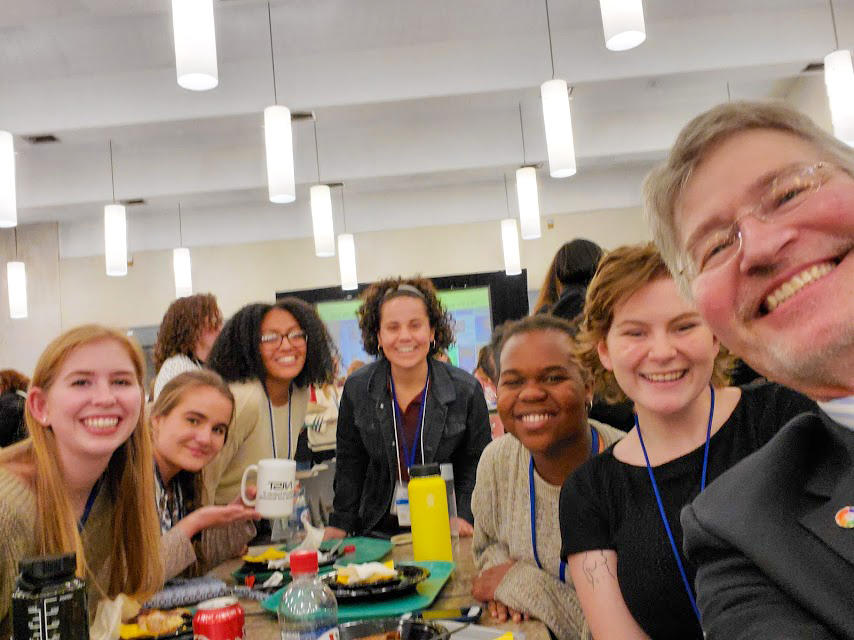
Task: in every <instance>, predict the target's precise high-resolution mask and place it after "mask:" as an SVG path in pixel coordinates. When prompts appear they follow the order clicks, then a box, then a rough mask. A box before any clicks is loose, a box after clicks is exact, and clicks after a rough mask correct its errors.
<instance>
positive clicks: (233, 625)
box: [193, 596, 244, 640]
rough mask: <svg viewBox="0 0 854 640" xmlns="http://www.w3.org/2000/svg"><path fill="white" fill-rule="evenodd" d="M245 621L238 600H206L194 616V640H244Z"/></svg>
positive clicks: (228, 597)
mask: <svg viewBox="0 0 854 640" xmlns="http://www.w3.org/2000/svg"><path fill="white" fill-rule="evenodd" d="M243 621H244V615H243V607H241V606H240V605H239V604H238V603H237V598H234V597H230V596H226V597H224V598H214V599H213V600H205V601H204V602H200V603H199V604H198V606H197V607H196V615H194V616H193V640H243Z"/></svg>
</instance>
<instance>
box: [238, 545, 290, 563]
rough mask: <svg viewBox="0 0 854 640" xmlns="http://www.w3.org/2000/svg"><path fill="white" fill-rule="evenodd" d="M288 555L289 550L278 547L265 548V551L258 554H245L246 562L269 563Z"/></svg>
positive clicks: (244, 559)
mask: <svg viewBox="0 0 854 640" xmlns="http://www.w3.org/2000/svg"><path fill="white" fill-rule="evenodd" d="M287 556H288V554H287V552H285V551H282V550H281V549H276V548H275V547H270V548H268V549H265V550H264V551H263V553H259V554H256V555H252V556H250V555H245V556H243V561H244V562H252V563H255V564H257V563H262V562H263V563H267V562H269V561H270V560H281V559H282V558H286V557H287Z"/></svg>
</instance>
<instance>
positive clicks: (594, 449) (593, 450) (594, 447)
mask: <svg viewBox="0 0 854 640" xmlns="http://www.w3.org/2000/svg"><path fill="white" fill-rule="evenodd" d="M590 436H591V439H592V444H591V446H590V457H591V458H592V457H593V456H595V455H596V454H597V453H599V432H598V431H596V429H594V428H593V427H590ZM528 493H529V495H530V497H531V548H533V550H534V562H536V563H537V567H539V569H540V571H542V570H543V565H542V563H540V554H539V553H537V489H536V487H535V486H534V456H531V462H530V463H529V464H528ZM560 581H561V582H564V583H565V582H566V562H564V561H563V560H561V561H560Z"/></svg>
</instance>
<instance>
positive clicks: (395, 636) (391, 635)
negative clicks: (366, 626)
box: [356, 629, 400, 640]
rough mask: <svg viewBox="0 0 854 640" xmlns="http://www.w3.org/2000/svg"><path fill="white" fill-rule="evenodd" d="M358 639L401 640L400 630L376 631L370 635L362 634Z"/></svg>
mask: <svg viewBox="0 0 854 640" xmlns="http://www.w3.org/2000/svg"><path fill="white" fill-rule="evenodd" d="M356 640H400V631H398V630H397V629H395V630H394V631H384V632H383V633H374V634H372V635H369V636H362V637H361V638H356Z"/></svg>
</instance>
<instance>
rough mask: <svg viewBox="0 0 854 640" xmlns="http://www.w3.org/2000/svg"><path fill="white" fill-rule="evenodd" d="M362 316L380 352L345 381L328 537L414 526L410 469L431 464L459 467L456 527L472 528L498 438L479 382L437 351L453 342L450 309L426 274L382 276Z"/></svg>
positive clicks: (367, 337) (366, 337) (370, 345)
mask: <svg viewBox="0 0 854 640" xmlns="http://www.w3.org/2000/svg"><path fill="white" fill-rule="evenodd" d="M358 314H359V327H360V329H361V330H362V343H363V344H364V348H365V351H367V352H368V353H369V354H371V355H379V356H380V358H379V359H378V360H377V361H376V362H373V363H372V364H369V365H367V366H365V367H362V368H361V369H359V370H358V371H357V372H356V373H354V374H353V375H351V376H350V377H349V378H347V382H346V383H345V385H344V393H343V396H342V398H341V405H340V408H339V412H338V434H337V447H336V457H337V460H338V461H337V466H336V471H335V500H334V502H333V513H332V514H331V516H330V519H329V524H330V526H329V527H327V528H326V537H329V538H332V537H339V538H340V537H343V536H345V535H347V534H350V533H356V534H362V533H365V532H369V531H380V532H383V533H397V532H398V531H400V530H402V529H405V528H407V527H408V526H409V519H408V516H409V502H408V497H407V494H406V486H407V483H408V481H409V467H411V466H412V465H413V464H416V463H419V464H424V463H429V462H436V463H445V462H449V463H452V464H453V466H454V489H455V494H456V501H457V513H458V514H459V516H460V517H459V518H456V519H455V521H454V523H453V525H452V526H455V527H458V530H459V533H460V534H461V535H471V533H472V531H473V529H472V526H471V522H472V521H473V518H472V514H471V493H472V490H473V489H474V481H475V474H476V471H477V463H478V461H479V460H480V454H481V452H482V451H483V449H484V448H485V447H486V445H487V444H489V441H490V439H491V438H490V431H489V418H488V414H487V410H486V401H485V400H484V399H483V391H482V389H481V387H480V384H479V383H478V381H477V380H475V378H474V377H473V376H472V375H471V374H469V373H467V372H465V371H463V370H462V369H458V368H457V367H454V366H452V365H450V364H447V363H445V362H440V361H439V360H437V359H436V358H433V357H431V356H432V355H433V354H434V353H436V352H437V351H438V350H440V349H445V348H446V347H448V346H449V345H450V344H451V343H452V342H453V340H454V334H453V328H452V326H451V319H450V316H449V315H448V313H447V312H446V311H445V309H444V308H443V307H442V305H441V303H440V302H439V299H438V298H437V296H436V289H435V288H434V287H433V283H432V282H430V281H429V280H427V279H425V278H410V279H403V278H391V279H387V280H381V281H380V282H376V283H374V284H373V285H371V286H370V287H369V288H368V290H367V291H366V292H365V296H364V302H363V303H362V306H361V307H359V311H358ZM398 506H400V507H401V508H398ZM393 507H394V509H393Z"/></svg>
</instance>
